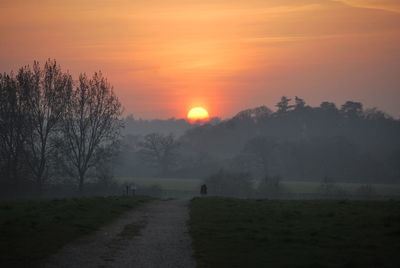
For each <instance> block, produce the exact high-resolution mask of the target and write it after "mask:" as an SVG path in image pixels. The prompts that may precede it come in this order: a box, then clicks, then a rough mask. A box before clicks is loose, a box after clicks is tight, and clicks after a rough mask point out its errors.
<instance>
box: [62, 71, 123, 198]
mask: <svg viewBox="0 0 400 268" xmlns="http://www.w3.org/2000/svg"><path fill="white" fill-rule="evenodd" d="M121 114H122V107H121V103H120V102H119V100H118V98H117V97H116V96H115V94H114V92H113V89H112V87H111V85H110V84H109V83H108V82H107V80H106V79H105V78H104V77H103V76H102V74H101V73H95V74H94V75H93V76H92V77H91V78H88V77H87V76H86V75H85V74H82V75H80V77H79V82H78V85H77V87H76V88H75V89H74V90H73V92H72V95H71V97H70V98H69V99H68V102H67V109H66V113H65V116H64V117H63V123H62V139H61V140H60V148H62V152H63V154H64V157H65V158H66V160H67V162H68V163H69V164H70V166H71V167H72V168H73V169H74V171H75V173H76V175H77V177H78V185H79V191H80V192H82V191H83V186H84V182H85V175H86V172H87V171H88V169H89V168H91V167H94V166H95V165H96V163H98V161H99V160H100V159H101V158H103V157H105V156H108V155H110V153H109V151H110V150H111V149H112V148H113V147H114V145H115V144H116V143H117V142H118V138H119V136H120V130H121V128H122V126H123V125H122V122H121V121H120V120H119V116H120V115H121Z"/></svg>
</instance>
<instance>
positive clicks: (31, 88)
mask: <svg viewBox="0 0 400 268" xmlns="http://www.w3.org/2000/svg"><path fill="white" fill-rule="evenodd" d="M17 79H18V82H19V85H20V86H21V89H22V90H23V92H24V93H25V94H26V96H27V102H26V104H27V109H28V110H29V113H28V120H26V121H25V123H26V124H27V126H26V128H27V129H28V135H27V140H26V144H27V146H26V150H27V153H26V156H27V157H25V159H26V161H27V163H28V164H29V166H30V169H31V171H32V175H33V177H34V181H35V185H36V187H37V190H38V193H39V194H41V193H42V190H43V186H44V184H45V182H46V179H47V177H48V169H49V158H50V157H51V155H52V154H53V153H54V149H55V147H54V146H53V144H52V143H51V141H52V139H54V138H55V136H56V135H57V134H58V130H59V127H60V123H61V120H62V117H63V115H64V112H65V108H66V103H67V101H66V100H67V99H68V98H69V96H70V95H71V91H72V77H71V76H70V75H69V74H67V73H63V72H62V71H61V69H60V66H58V65H57V63H56V61H52V60H48V61H47V62H46V63H45V65H44V68H43V69H41V68H40V65H39V63H38V62H34V63H33V66H32V67H30V66H25V67H23V68H21V69H20V70H19V73H18V75H17Z"/></svg>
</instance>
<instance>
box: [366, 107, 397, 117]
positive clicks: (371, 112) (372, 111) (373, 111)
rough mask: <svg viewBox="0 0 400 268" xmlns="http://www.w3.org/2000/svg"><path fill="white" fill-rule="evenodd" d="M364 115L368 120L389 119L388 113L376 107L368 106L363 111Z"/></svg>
mask: <svg viewBox="0 0 400 268" xmlns="http://www.w3.org/2000/svg"><path fill="white" fill-rule="evenodd" d="M364 116H365V118H366V119H369V120H385V119H391V117H390V116H389V115H387V114H386V113H385V112H382V111H381V110H379V109H378V108H369V109H366V110H365V111H364Z"/></svg>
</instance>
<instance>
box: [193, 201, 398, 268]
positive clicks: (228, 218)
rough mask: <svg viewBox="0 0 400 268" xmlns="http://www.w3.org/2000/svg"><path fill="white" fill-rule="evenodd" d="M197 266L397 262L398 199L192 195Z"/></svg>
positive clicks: (393, 264)
mask: <svg viewBox="0 0 400 268" xmlns="http://www.w3.org/2000/svg"><path fill="white" fill-rule="evenodd" d="M189 224H190V233H191V235H192V238H193V245H194V250H195V256H196V258H197V260H198V264H199V265H198V266H199V267H400V254H399V252H400V202H399V201H311V200H307V201H304V200H302V201H299V200H296V201H267V200H239V199H228V198H196V199H193V200H192V201H191V204H190V222H189Z"/></svg>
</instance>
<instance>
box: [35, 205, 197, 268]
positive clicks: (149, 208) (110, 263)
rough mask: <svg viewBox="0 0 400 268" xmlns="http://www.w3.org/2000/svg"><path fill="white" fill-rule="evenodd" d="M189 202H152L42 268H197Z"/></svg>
mask: <svg viewBox="0 0 400 268" xmlns="http://www.w3.org/2000/svg"><path fill="white" fill-rule="evenodd" d="M187 203H188V201H187V200H168V201H160V200H157V201H152V202H150V203H147V204H144V205H143V206H141V207H139V208H137V209H135V210H133V211H131V212H128V213H127V214H125V215H124V216H123V217H121V218H120V219H118V220H117V221H115V222H114V223H113V224H111V225H109V226H105V227H103V228H102V229H100V230H99V231H97V232H96V233H95V234H94V235H92V236H90V237H86V238H84V239H81V240H80V241H77V242H75V243H74V244H70V245H67V246H65V247H64V248H62V249H61V250H60V251H59V252H58V253H57V254H55V255H53V256H51V257H50V258H49V259H47V260H45V261H44V262H43V264H42V265H41V267H176V268H178V267H185V268H190V267H195V266H196V265H195V261H194V260H193V257H192V254H193V252H192V248H191V239H190V236H189V234H188V230H187V227H186V222H187V220H188V218H189V213H188V208H187Z"/></svg>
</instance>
